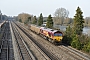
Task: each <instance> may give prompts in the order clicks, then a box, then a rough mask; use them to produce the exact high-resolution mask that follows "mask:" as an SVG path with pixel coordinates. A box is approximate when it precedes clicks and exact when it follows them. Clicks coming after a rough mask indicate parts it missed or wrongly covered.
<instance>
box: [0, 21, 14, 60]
mask: <svg viewBox="0 0 90 60" xmlns="http://www.w3.org/2000/svg"><path fill="white" fill-rule="evenodd" d="M2 32H3V36H2V40H1V41H2V43H1V53H0V60H14V55H13V54H14V53H13V47H12V40H11V33H10V27H9V22H6V23H5V24H4V26H3V29H2Z"/></svg>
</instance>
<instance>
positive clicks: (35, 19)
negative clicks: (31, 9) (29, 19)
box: [33, 16, 37, 24]
mask: <svg viewBox="0 0 90 60" xmlns="http://www.w3.org/2000/svg"><path fill="white" fill-rule="evenodd" d="M33 24H37V18H36V16H34V20H33Z"/></svg>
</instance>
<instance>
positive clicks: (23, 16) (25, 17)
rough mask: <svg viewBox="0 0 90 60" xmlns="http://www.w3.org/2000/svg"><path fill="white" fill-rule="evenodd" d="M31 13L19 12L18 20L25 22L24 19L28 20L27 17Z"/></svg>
mask: <svg viewBox="0 0 90 60" xmlns="http://www.w3.org/2000/svg"><path fill="white" fill-rule="evenodd" d="M31 16H32V15H30V14H27V13H21V14H19V15H18V20H19V19H21V20H22V22H25V21H26V20H28V18H29V17H31Z"/></svg>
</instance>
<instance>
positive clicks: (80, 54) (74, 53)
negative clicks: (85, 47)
mask: <svg viewBox="0 0 90 60" xmlns="http://www.w3.org/2000/svg"><path fill="white" fill-rule="evenodd" d="M58 47H59V48H60V49H62V50H64V51H65V52H67V53H68V54H70V55H72V56H73V57H75V58H76V59H78V58H79V59H81V60H90V56H89V55H87V54H85V53H83V52H80V51H78V50H76V49H74V48H72V47H70V46H64V45H61V46H58Z"/></svg>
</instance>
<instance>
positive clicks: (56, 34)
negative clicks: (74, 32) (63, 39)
mask: <svg viewBox="0 0 90 60" xmlns="http://www.w3.org/2000/svg"><path fill="white" fill-rule="evenodd" d="M54 36H62V34H61V33H55V34H54Z"/></svg>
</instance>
